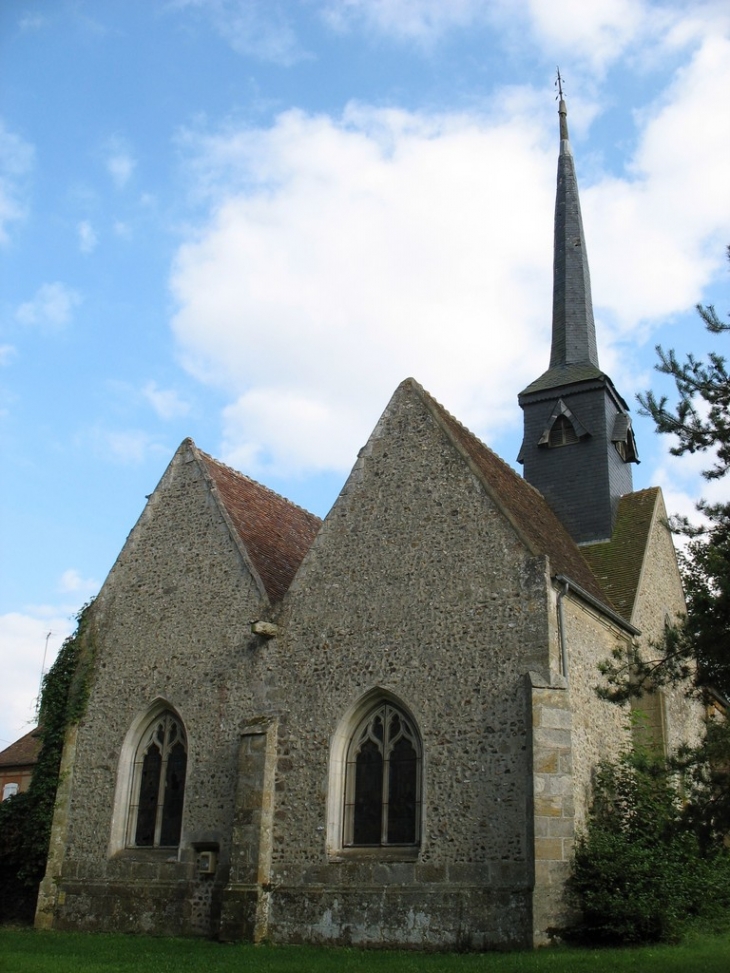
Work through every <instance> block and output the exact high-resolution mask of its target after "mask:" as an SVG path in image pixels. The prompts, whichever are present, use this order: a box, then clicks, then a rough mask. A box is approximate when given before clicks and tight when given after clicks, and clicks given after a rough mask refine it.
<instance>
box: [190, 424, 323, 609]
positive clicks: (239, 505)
mask: <svg viewBox="0 0 730 973" xmlns="http://www.w3.org/2000/svg"><path fill="white" fill-rule="evenodd" d="M190 445H191V447H192V448H193V449H194V451H195V453H196V455H197V456H198V457H199V459H200V461H201V463H202V464H203V466H204V467H205V469H206V471H207V473H208V475H209V476H210V478H211V480H212V481H213V483H214V484H215V487H216V490H217V492H218V496H219V498H220V500H221V502H222V504H223V506H224V507H225V510H226V512H227V514H228V516H229V517H230V520H231V523H232V524H233V526H234V528H235V529H236V531H237V532H238V536H239V537H240V539H241V541H242V543H243V545H244V547H245V548H246V551H247V552H248V555H249V557H250V558H251V562H252V564H253V566H254V567H255V568H256V570H257V571H258V573H259V577H260V578H261V580H262V582H263V584H264V587H265V589H266V593H267V595H268V596H269V599H270V600H271V601H272V602H274V601H278V600H279V599H280V598H282V597H283V595H284V594H285V593H286V591H287V589H288V588H289V585H290V584H291V583H292V581H293V579H294V575H295V574H296V572H297V569H298V568H299V565H300V564H301V563H302V560H303V558H304V555H305V554H306V553H307V551H308V550H309V548H310V547H311V546H312V542H313V541H314V538H315V536H316V534H317V531H318V530H319V528H320V526H321V523H322V521H321V520H320V519H319V517H315V515H314V514H310V513H309V511H307V510H304V509H303V508H302V507H297V506H296V504H293V503H291V502H290V501H289V500H286V499H284V497H280V496H279V495H278V494H277V493H274V492H273V490H269V489H268V488H267V487H265V486H262V485H261V484H260V483H256V481H255V480H251V479H250V478H249V477H247V476H244V475H243V473H237V472H236V471H235V470H232V469H231V468H230V467H229V466H225V465H224V464H223V463H219V462H218V460H216V459H213V457H212V456H208V454H207V453H204V452H203V451H202V450H200V449H198V448H197V447H196V446H195V444H194V443H193V442H192V440H191V441H190Z"/></svg>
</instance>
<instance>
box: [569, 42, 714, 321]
mask: <svg viewBox="0 0 730 973" xmlns="http://www.w3.org/2000/svg"><path fill="white" fill-rule="evenodd" d="M726 90H730V40H729V39H727V38H722V37H711V38H708V39H707V40H705V42H704V43H703V44H702V46H701V47H699V48H698V49H697V51H696V52H695V54H694V55H693V56H692V58H691V59H690V61H689V62H688V63H687V65H686V66H685V67H684V68H683V69H682V70H681V71H680V72H679V73H678V75H677V77H676V80H675V81H674V83H673V84H672V86H671V87H670V88H669V89H668V90H667V91H666V92H665V93H664V95H663V96H662V98H661V100H660V101H659V102H658V103H657V104H656V105H654V106H652V108H651V109H650V110H647V111H646V112H644V113H643V116H642V118H641V124H642V126H643V131H642V132H641V135H640V139H639V143H638V148H637V151H636V154H635V157H634V159H633V162H632V164H631V166H630V167H629V170H628V175H627V177H626V178H623V179H617V178H606V179H604V180H602V181H601V182H600V183H598V184H597V185H594V186H593V187H591V188H590V189H587V190H585V191H582V193H581V198H582V204H583V212H584V217H585V219H586V224H587V229H586V233H587V236H588V248H589V253H590V257H591V267H592V276H593V295H594V300H595V301H596V302H597V303H598V304H602V305H603V306H604V307H606V308H607V309H608V310H609V311H610V313H611V315H612V318H613V323H614V326H615V327H616V328H617V329H618V331H619V332H621V333H623V334H626V333H630V332H632V331H635V330H636V327H637V323H639V322H651V321H654V322H657V321H658V320H660V319H662V318H666V317H667V316H669V315H671V314H672V313H674V312H676V311H678V310H680V309H683V308H686V307H689V306H691V305H692V304H694V303H695V302H696V301H697V300H698V299H699V295H700V290H701V287H702V286H703V285H704V284H705V283H706V282H707V280H708V278H709V277H710V276H711V275H712V273H713V272H714V271H715V270H716V268H717V267H718V264H720V263H721V262H722V256H723V249H724V245H725V244H726V243H727V234H728V213H730V179H728V176H727V159H728V157H729V156H730V115H728V113H727V112H726V111H724V110H723V109H722V108H721V106H720V105H719V103H718V98H719V92H722V91H726ZM591 228H593V232H590V230H591Z"/></svg>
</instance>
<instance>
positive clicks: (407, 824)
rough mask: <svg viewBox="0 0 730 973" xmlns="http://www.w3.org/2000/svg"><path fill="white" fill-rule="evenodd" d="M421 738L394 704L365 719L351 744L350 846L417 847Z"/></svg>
mask: <svg viewBox="0 0 730 973" xmlns="http://www.w3.org/2000/svg"><path fill="white" fill-rule="evenodd" d="M421 765H422V760H421V742H420V739H419V737H418V734H417V732H416V730H415V727H414V725H413V722H412V721H411V719H410V718H409V717H408V716H406V714H405V713H404V712H403V711H402V710H401V709H400V708H399V707H397V706H394V705H393V704H392V703H381V704H380V705H378V706H376V707H375V708H374V709H371V710H370V711H369V712H368V714H367V716H366V717H365V718H364V719H362V720H361V721H360V723H359V724H358V725H357V727H356V729H355V732H354V733H353V735H352V737H351V739H350V743H349V746H348V748H347V756H346V767H345V795H344V809H343V810H344V813H343V845H344V846H345V847H348V846H349V847H373V846H380V847H382V846H398V845H401V846H403V845H407V846H414V845H417V844H418V843H419V842H420V837H421V835H420V830H421Z"/></svg>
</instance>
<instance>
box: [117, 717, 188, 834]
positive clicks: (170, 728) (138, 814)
mask: <svg viewBox="0 0 730 973" xmlns="http://www.w3.org/2000/svg"><path fill="white" fill-rule="evenodd" d="M187 762H188V745H187V738H186V736H185V728H184V726H183V724H182V720H181V719H180V717H179V716H177V715H176V714H175V713H173V712H172V711H171V710H163V711H162V712H160V713H158V714H157V715H156V716H155V717H154V719H152V720H150V722H149V723H148V724H147V725H146V727H145V729H144V731H143V732H142V734H141V736H140V740H139V745H138V747H137V750H136V753H135V757H134V767H133V772H132V790H131V803H130V806H129V816H128V830H127V845H128V846H132V847H135V848H175V847H177V845H178V844H179V843H180V831H181V829H182V812H183V802H184V799H185V774H186V770H187Z"/></svg>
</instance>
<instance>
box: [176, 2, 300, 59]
mask: <svg viewBox="0 0 730 973" xmlns="http://www.w3.org/2000/svg"><path fill="white" fill-rule="evenodd" d="M172 6H173V7H177V8H178V9H188V10H195V9H197V10H200V11H201V13H202V14H203V16H205V17H209V18H210V20H211V22H212V24H213V27H214V29H215V30H216V31H217V32H218V33H219V34H220V36H221V37H222V38H223V40H225V41H226V42H227V43H228V44H230V46H231V47H232V48H233V50H234V51H236V52H237V53H238V54H244V55H247V56H250V57H255V58H257V59H258V60H260V61H270V62H272V63H274V64H279V65H281V66H283V67H289V66H290V65H292V64H296V63H297V62H298V61H301V60H302V59H304V58H307V57H309V55H308V54H307V53H306V51H305V50H304V48H303V47H302V46H301V44H300V42H299V40H298V38H297V36H296V33H295V31H294V27H293V25H292V20H291V15H290V10H288V9H287V6H288V5H287V4H286V3H285V2H282V0H174V3H173V4H172Z"/></svg>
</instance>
